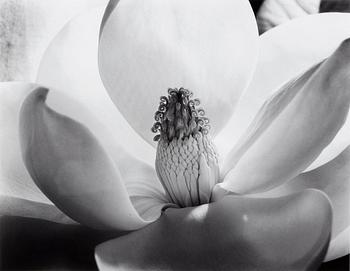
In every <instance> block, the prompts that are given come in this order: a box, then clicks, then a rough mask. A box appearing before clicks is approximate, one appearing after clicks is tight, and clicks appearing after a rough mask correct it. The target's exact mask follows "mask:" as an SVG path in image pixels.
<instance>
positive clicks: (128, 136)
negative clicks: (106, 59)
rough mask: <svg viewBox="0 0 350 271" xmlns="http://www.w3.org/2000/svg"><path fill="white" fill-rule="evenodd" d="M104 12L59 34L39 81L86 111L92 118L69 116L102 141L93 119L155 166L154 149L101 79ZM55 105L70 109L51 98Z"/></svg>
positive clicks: (75, 21) (75, 112)
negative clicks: (101, 29)
mask: <svg viewBox="0 0 350 271" xmlns="http://www.w3.org/2000/svg"><path fill="white" fill-rule="evenodd" d="M103 11H104V9H103V8H96V9H92V10H90V11H89V12H85V13H84V14H81V15H80V16H77V17H76V18H74V19H72V20H71V21H70V22H69V23H68V24H67V25H66V26H65V27H64V28H63V29H62V30H61V31H60V32H59V33H58V34H57V35H56V37H55V38H54V39H53V40H52V42H51V43H50V46H49V47H48V48H47V50H46V52H45V54H44V56H43V58H42V60H41V63H40V68H39V71H38V75H37V82H38V83H39V84H42V85H45V86H48V87H51V88H54V89H55V90H57V91H60V92H62V93H63V94H64V95H65V96H67V97H70V98H73V99H74V100H76V101H79V103H80V104H81V105H83V106H84V107H85V108H87V109H88V111H89V113H90V114H91V116H92V118H91V117H88V118H87V117H86V116H84V112H85V111H80V110H71V111H70V112H69V116H71V117H73V118H74V119H76V120H79V121H81V122H82V123H84V124H85V125H87V126H88V127H89V128H90V129H91V131H93V132H94V133H96V136H97V137H98V138H99V139H100V141H103V140H104V139H101V138H100V137H99V130H98V129H97V127H96V126H94V123H92V121H91V120H97V121H98V122H99V123H101V124H102V125H103V126H104V127H105V130H107V133H108V134H109V135H110V138H111V139H113V141H115V142H118V143H119V144H120V145H121V146H123V147H124V148H125V149H126V150H127V151H128V152H129V153H131V154H133V155H134V156H136V157H138V158H139V159H141V160H143V161H145V162H147V163H150V164H153V161H154V157H155V152H154V149H153V148H152V147H151V146H149V145H148V144H145V141H144V140H143V139H142V138H140V136H139V135H138V134H137V133H136V132H135V131H134V130H133V129H132V128H131V127H130V126H129V124H128V123H127V121H126V120H125V119H124V117H122V116H121V114H120V113H119V112H118V110H117V109H116V107H115V105H114V104H113V102H112V101H111V100H110V98H109V96H108V94H107V92H106V91H105V89H104V87H103V84H102V82H101V79H100V76H99V71H98V63H97V55H98V52H97V51H98V35H99V29H100V23H101V20H102V16H103ZM52 102H54V104H55V106H57V108H66V107H67V106H66V104H65V103H64V101H62V100H60V99H52ZM67 113H68V112H67ZM151 125H152V123H150V126H151ZM111 151H112V150H111ZM117 152H118V151H117ZM116 155H118V153H117V154H116Z"/></svg>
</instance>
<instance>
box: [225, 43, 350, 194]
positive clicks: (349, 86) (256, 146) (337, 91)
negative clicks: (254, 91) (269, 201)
mask: <svg viewBox="0 0 350 271" xmlns="http://www.w3.org/2000/svg"><path fill="white" fill-rule="evenodd" d="M349 63H350V39H348V40H346V41H344V42H343V43H342V44H341V45H340V46H339V48H338V49H337V50H336V51H335V52H334V53H333V54H332V55H331V56H330V57H329V58H328V59H327V60H325V61H323V62H321V63H320V64H317V65H315V66H314V67H312V68H310V69H309V70H308V71H306V72H305V73H303V74H302V75H301V76H300V77H298V78H297V79H294V80H292V81H290V82H288V83H287V84H285V85H284V86H282V87H281V89H280V90H279V91H278V92H277V93H275V94H274V95H273V96H272V98H271V99H270V100H268V101H267V102H266V103H265V105H264V106H263V107H262V108H261V110H260V112H259V113H258V115H257V117H256V118H255V120H254V121H253V122H252V124H251V125H250V127H249V128H248V130H247V132H246V134H245V135H244V136H243V137H242V138H241V141H240V142H238V144H237V145H236V147H235V148H234V149H232V151H231V152H230V154H229V155H228V157H227V159H226V161H225V162H226V164H225V165H224V174H226V176H225V180H224V183H223V184H222V187H224V188H226V189H227V190H231V191H234V192H236V193H254V192H259V191H266V190H268V189H269V188H272V187H275V186H277V185H279V184H281V183H283V182H284V181H287V180H290V179H291V178H293V177H295V176H296V175H297V174H299V173H300V172H301V171H302V170H304V169H305V168H306V167H307V166H308V165H310V163H311V162H312V161H313V160H314V159H315V158H316V157H317V156H318V155H319V154H320V153H321V151H322V150H323V149H324V148H325V147H326V146H327V145H328V144H329V143H330V142H331V141H332V140H333V138H334V137H335V135H336V134H337V132H338V131H339V129H340V128H341V127H342V126H343V124H344V122H345V120H346V117H347V114H348V111H349V104H350V80H349V78H350V76H349V74H350V69H349V68H350V64H349Z"/></svg>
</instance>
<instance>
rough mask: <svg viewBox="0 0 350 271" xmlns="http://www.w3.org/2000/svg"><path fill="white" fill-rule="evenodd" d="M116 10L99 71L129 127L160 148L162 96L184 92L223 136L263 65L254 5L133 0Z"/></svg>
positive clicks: (223, 0) (110, 13) (106, 28)
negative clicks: (157, 120)
mask: <svg viewBox="0 0 350 271" xmlns="http://www.w3.org/2000/svg"><path fill="white" fill-rule="evenodd" d="M110 5H111V6H109V7H107V15H106V17H105V18H104V24H103V25H102V27H101V33H100V45H99V67H100V73H101V77H102V80H103V83H104V85H105V87H106V89H107V90H108V92H109V94H110V96H111V98H112V100H113V101H114V103H115V104H116V105H117V107H118V109H119V110H120V111H121V113H122V114H123V115H124V116H125V118H126V119H127V120H128V121H129V123H130V125H131V126H132V127H133V128H134V129H135V130H136V131H137V132H138V133H139V134H140V135H141V136H142V137H143V138H145V139H146V140H147V141H148V142H150V143H152V144H154V142H153V141H152V139H153V136H154V135H153V134H152V133H150V127H151V126H152V123H153V122H154V119H153V117H154V112H155V111H156V110H157V108H158V106H159V97H160V96H163V95H165V94H166V91H167V89H168V88H170V87H171V88H174V87H184V88H188V89H190V90H191V91H193V92H194V96H196V97H198V98H199V99H200V100H201V102H202V106H203V108H205V110H206V113H207V114H206V115H207V116H208V117H209V118H210V119H211V126H212V128H213V129H212V132H213V133H214V134H215V133H217V132H218V131H220V130H221V129H222V128H223V126H224V125H225V124H226V122H227V121H228V119H229V118H230V116H231V114H232V112H233V110H234V108H235V105H236V102H237V100H238V98H239V97H240V94H241V92H242V91H243V90H244V89H245V87H246V85H247V83H248V81H249V79H250V78H251V74H252V71H253V68H254V66H255V62H256V55H257V54H256V53H257V42H256V40H257V29H256V22H255V20H254V16H253V12H252V10H251V7H250V5H249V2H248V1H245V0H236V1H227V0H220V1H218V0H205V1H203V0H200V1H199V0H191V1H187V0H150V1H142V0H131V1H119V2H118V1H111V2H110ZM107 17H108V18H107ZM219 93H220V94H219ZM218 94H219V95H218Z"/></svg>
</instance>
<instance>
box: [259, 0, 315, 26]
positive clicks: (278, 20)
mask: <svg viewBox="0 0 350 271" xmlns="http://www.w3.org/2000/svg"><path fill="white" fill-rule="evenodd" d="M320 2H321V0H289V1H285V0H265V1H264V2H263V4H262V5H261V7H260V9H259V12H258V15H257V21H258V26H259V32H260V33H263V32H265V31H267V30H269V29H270V28H273V27H275V26H277V25H279V24H282V23H285V22H288V21H289V20H292V19H295V18H298V17H302V16H306V15H309V14H314V13H318V11H319V6H320Z"/></svg>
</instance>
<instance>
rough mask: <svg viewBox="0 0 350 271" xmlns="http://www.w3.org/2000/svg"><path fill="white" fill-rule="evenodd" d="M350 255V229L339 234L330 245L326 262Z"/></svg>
mask: <svg viewBox="0 0 350 271" xmlns="http://www.w3.org/2000/svg"><path fill="white" fill-rule="evenodd" d="M349 253H350V227H347V228H346V229H345V230H344V231H342V232H341V233H339V234H338V235H337V236H336V237H335V238H333V239H332V241H331V243H330V244H329V248H328V252H327V255H326V259H325V262H327V261H331V260H334V259H336V258H339V257H342V256H345V255H348V254H349Z"/></svg>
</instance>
